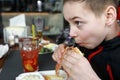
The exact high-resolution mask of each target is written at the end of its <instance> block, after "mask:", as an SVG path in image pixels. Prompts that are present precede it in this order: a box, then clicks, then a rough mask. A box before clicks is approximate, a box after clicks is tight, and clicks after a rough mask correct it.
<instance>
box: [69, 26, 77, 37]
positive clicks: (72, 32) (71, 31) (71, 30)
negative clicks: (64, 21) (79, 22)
mask: <svg viewBox="0 0 120 80" xmlns="http://www.w3.org/2000/svg"><path fill="white" fill-rule="evenodd" d="M69 35H70V36H71V37H75V36H76V35H77V34H76V30H75V28H70V33H69Z"/></svg>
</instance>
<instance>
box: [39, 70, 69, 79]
mask: <svg viewBox="0 0 120 80" xmlns="http://www.w3.org/2000/svg"><path fill="white" fill-rule="evenodd" d="M39 73H40V74H41V75H43V76H45V75H55V70H49V71H39ZM60 76H62V77H63V80H67V78H68V76H67V73H66V72H65V71H63V70H60Z"/></svg>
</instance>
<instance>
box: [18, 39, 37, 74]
mask: <svg viewBox="0 0 120 80" xmlns="http://www.w3.org/2000/svg"><path fill="white" fill-rule="evenodd" d="M19 47H20V53H21V58H22V64H23V68H24V72H34V71H38V69H39V66H38V56H39V54H38V53H39V44H38V39H37V38H21V39H20V40H19Z"/></svg>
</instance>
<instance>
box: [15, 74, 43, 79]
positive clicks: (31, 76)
mask: <svg viewBox="0 0 120 80" xmlns="http://www.w3.org/2000/svg"><path fill="white" fill-rule="evenodd" d="M15 80H45V79H44V77H43V76H42V75H41V74H40V73H39V72H27V73H21V74H19V75H18V76H17V77H16V79H15Z"/></svg>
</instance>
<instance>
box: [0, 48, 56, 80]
mask: <svg viewBox="0 0 120 80" xmlns="http://www.w3.org/2000/svg"><path fill="white" fill-rule="evenodd" d="M51 56H52V53H48V54H40V55H39V71H45V70H54V69H55V65H56V62H54V61H53V59H52V57H51ZM20 73H23V67H22V61H21V56H20V51H19V50H13V51H11V52H10V54H9V56H8V58H7V60H6V62H5V63H4V66H3V69H2V71H1V73H0V80H15V77H16V76H18V75H19V74H20Z"/></svg>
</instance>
